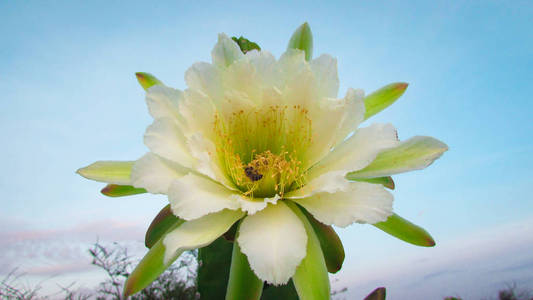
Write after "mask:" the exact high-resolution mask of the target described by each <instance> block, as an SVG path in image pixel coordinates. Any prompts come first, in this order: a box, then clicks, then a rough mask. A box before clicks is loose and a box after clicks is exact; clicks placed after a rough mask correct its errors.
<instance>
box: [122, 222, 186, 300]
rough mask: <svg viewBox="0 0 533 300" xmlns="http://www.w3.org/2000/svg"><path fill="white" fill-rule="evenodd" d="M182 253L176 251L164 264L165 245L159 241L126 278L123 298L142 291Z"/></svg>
mask: <svg viewBox="0 0 533 300" xmlns="http://www.w3.org/2000/svg"><path fill="white" fill-rule="evenodd" d="M178 226H179V225H176V226H173V227H172V228H171V229H175V228H177V227H178ZM181 253H183V251H181V250H180V251H176V253H175V254H174V256H172V258H171V259H170V260H169V261H168V262H167V263H164V257H165V245H163V239H159V241H157V243H155V244H154V245H153V246H152V248H150V250H148V253H146V255H145V256H144V258H143V259H142V260H141V262H140V263H139V264H138V265H137V266H136V267H135V269H134V270H133V272H132V273H131V274H130V275H129V276H128V279H127V280H126V283H125V284H124V298H128V297H129V296H131V295H133V294H135V293H137V292H139V291H140V290H142V289H144V288H145V287H147V286H148V285H150V283H152V281H154V280H155V279H157V277H159V275H161V274H162V273H163V272H164V271H165V270H166V269H167V268H168V267H169V266H170V265H171V264H172V263H173V262H174V261H175V260H176V259H177V258H178V257H179V256H180V255H181Z"/></svg>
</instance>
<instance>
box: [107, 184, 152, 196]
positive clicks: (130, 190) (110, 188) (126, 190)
mask: <svg viewBox="0 0 533 300" xmlns="http://www.w3.org/2000/svg"><path fill="white" fill-rule="evenodd" d="M100 192H101V193H102V194H104V195H106V196H109V197H123V196H131V195H137V194H144V193H147V191H146V190H145V189H143V188H136V187H133V186H131V185H118V184H108V185H106V186H105V188H103V189H102V190H101V191H100Z"/></svg>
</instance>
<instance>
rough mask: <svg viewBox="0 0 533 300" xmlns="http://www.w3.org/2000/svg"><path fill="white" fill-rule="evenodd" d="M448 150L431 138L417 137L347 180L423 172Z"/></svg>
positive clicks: (381, 155) (356, 172) (351, 173)
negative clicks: (422, 170) (415, 171)
mask: <svg viewBox="0 0 533 300" xmlns="http://www.w3.org/2000/svg"><path fill="white" fill-rule="evenodd" d="M447 150H448V146H447V145H446V144H444V143H443V142H441V141H439V140H437V139H435V138H432V137H429V136H415V137H412V138H410V139H408V140H406V141H403V142H401V143H400V144H399V145H398V146H396V147H394V148H391V149H388V150H385V151H383V152H381V153H379V154H378V156H377V157H376V159H374V161H373V162H371V163H370V164H369V165H368V166H366V167H365V168H363V169H361V170H359V171H355V172H350V173H348V174H347V175H346V178H348V179H350V180H359V179H361V178H375V177H382V176H389V175H393V174H398V173H403V172H407V171H414V170H421V169H424V168H426V167H428V166H429V165H431V164H432V163H433V162H434V161H435V160H436V159H438V158H439V157H441V155H442V154H443V153H444V152H446V151H447Z"/></svg>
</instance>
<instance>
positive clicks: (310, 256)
mask: <svg viewBox="0 0 533 300" xmlns="http://www.w3.org/2000/svg"><path fill="white" fill-rule="evenodd" d="M285 203H287V205H288V206H289V207H290V208H291V209H292V211H293V212H294V213H295V214H296V215H297V216H298V218H299V219H300V221H302V224H303V225H304V227H305V231H306V232H307V255H306V256H305V258H304V259H303V260H302V262H301V263H300V265H299V266H298V268H296V273H294V276H293V277H292V280H293V282H294V286H295V287H296V291H297V292H298V296H299V297H300V299H301V300H327V299H330V286H329V278H328V270H327V268H326V262H325V261H324V255H323V254H322V248H320V242H319V240H318V238H317V236H316V234H315V231H314V229H313V226H312V225H311V223H310V222H309V221H308V220H307V218H306V216H305V215H304V213H303V212H302V210H301V209H300V208H299V207H298V206H297V205H296V204H295V203H293V202H291V201H286V202H285Z"/></svg>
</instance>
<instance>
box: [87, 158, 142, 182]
mask: <svg viewBox="0 0 533 300" xmlns="http://www.w3.org/2000/svg"><path fill="white" fill-rule="evenodd" d="M133 163H134V162H133V161H97V162H95V163H92V164H90V165H88V166H87V167H83V168H79V169H78V170H77V171H76V173H78V174H80V175H81V176H83V177H85V178H87V179H91V180H95V181H100V182H107V183H113V184H119V185H128V184H130V174H131V167H132V166H133Z"/></svg>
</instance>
